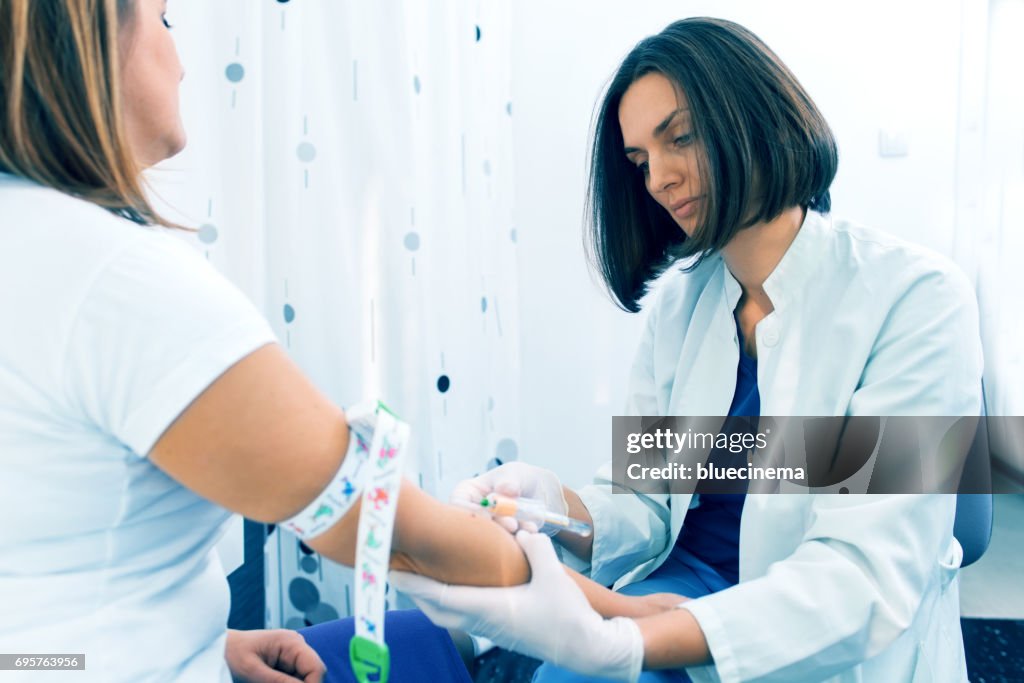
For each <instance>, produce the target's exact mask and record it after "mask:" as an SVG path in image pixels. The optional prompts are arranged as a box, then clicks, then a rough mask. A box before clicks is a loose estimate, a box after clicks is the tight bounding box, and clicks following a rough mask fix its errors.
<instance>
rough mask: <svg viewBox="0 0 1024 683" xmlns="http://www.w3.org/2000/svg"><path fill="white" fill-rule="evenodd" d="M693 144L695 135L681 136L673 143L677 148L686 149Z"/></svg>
mask: <svg viewBox="0 0 1024 683" xmlns="http://www.w3.org/2000/svg"><path fill="white" fill-rule="evenodd" d="M691 142H693V133H687V134H685V135H680V136H679V137H677V138H676V139H675V140H673V141H672V144H673V145H675V146H676V147H686V146H687V145H688V144H690V143H691Z"/></svg>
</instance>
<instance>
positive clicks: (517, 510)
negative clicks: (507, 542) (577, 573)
mask: <svg viewBox="0 0 1024 683" xmlns="http://www.w3.org/2000/svg"><path fill="white" fill-rule="evenodd" d="M474 507H476V509H477V510H479V511H480V512H484V513H486V514H489V515H491V516H492V517H514V518H515V519H517V520H519V521H520V522H528V523H531V524H535V525H537V527H538V530H543V531H548V529H543V528H542V527H549V528H550V530H551V531H553V532H558V531H568V532H570V533H573V534H576V535H578V536H589V535H590V534H591V533H593V529H592V528H591V526H590V525H589V524H587V523H586V522H581V521H580V520H578V519H573V518H572V517H569V516H568V515H563V514H560V513H558V512H552V511H551V510H549V509H548V508H547V506H545V505H544V502H543V501H540V500H537V499H536V498H511V497H509V496H503V495H500V494H497V493H490V494H488V495H487V496H486V497H484V498H483V499H482V500H481V501H480V503H479V506H474Z"/></svg>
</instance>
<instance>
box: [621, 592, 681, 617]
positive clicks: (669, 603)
mask: <svg viewBox="0 0 1024 683" xmlns="http://www.w3.org/2000/svg"><path fill="white" fill-rule="evenodd" d="M633 599H634V600H637V601H639V603H640V607H638V608H637V609H641V610H644V609H646V610H647V613H646V614H640V615H637V616H642V617H644V616H652V615H655V614H661V613H662V612H668V611H670V610H674V609H675V608H676V607H678V606H679V604H680V603H683V602H686V601H687V600H689V599H690V598H688V597H686V596H685V595H676V594H675V593H651V594H650V595H638V596H636V597H634V598H633Z"/></svg>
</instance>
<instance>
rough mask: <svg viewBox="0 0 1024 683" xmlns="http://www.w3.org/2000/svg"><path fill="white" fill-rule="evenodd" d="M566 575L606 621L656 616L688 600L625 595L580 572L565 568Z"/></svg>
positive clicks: (679, 596) (658, 595)
mask: <svg viewBox="0 0 1024 683" xmlns="http://www.w3.org/2000/svg"><path fill="white" fill-rule="evenodd" d="M565 573H566V574H568V575H569V577H570V578H572V580H573V581H575V582H576V585H577V586H579V587H580V589H582V590H583V595H585V596H586V597H587V602H589V603H590V606H591V607H593V608H594V611H595V612H597V613H598V614H600V615H601V616H602V617H604V618H605V619H611V618H612V617H631V618H634V619H638V618H640V617H649V616H654V615H655V614H661V613H662V612H664V611H666V610H670V609H673V608H674V607H675V606H676V605H678V604H679V603H680V602H684V601H685V600H687V598H686V597H685V596H682V595H674V594H672V593H652V594H650V595H637V596H632V595H623V594H622V593H616V592H615V591H613V590H611V589H609V588H605V587H604V586H602V585H601V584H599V583H597V582H596V581H594V580H593V579H588V578H587V577H586V576H583V575H582V574H580V573H579V572H577V571H575V570H573V569H571V568H569V567H565Z"/></svg>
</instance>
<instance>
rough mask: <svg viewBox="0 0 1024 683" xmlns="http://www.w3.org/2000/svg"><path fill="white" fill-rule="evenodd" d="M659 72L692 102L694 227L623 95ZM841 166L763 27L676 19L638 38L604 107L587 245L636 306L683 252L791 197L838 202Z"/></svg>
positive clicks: (817, 115) (608, 280) (619, 293)
mask: <svg viewBox="0 0 1024 683" xmlns="http://www.w3.org/2000/svg"><path fill="white" fill-rule="evenodd" d="M649 73H660V74H662V75H663V76H665V77H666V78H668V79H669V80H670V81H672V82H673V83H674V84H675V85H676V86H677V87H678V88H680V89H681V90H682V92H683V94H684V95H685V97H686V100H687V102H688V104H689V108H690V116H691V120H692V122H693V134H694V137H695V139H696V143H697V145H698V148H697V149H698V159H699V162H698V173H699V177H700V183H701V187H702V188H703V193H704V194H705V195H706V196H705V200H704V202H703V203H704V211H703V215H702V217H701V219H700V220H699V221H698V225H697V227H696V229H695V231H694V233H693V236H692V237H687V236H686V234H685V233H684V232H683V231H682V229H681V228H680V227H679V226H678V225H677V224H676V222H675V221H674V220H673V219H672V217H671V216H670V215H669V213H668V212H667V211H666V210H665V209H664V208H662V207H661V206H660V205H659V204H658V203H657V202H656V201H655V200H654V198H653V197H651V195H650V194H649V193H648V192H647V188H646V184H645V179H644V176H643V174H642V172H640V171H638V170H637V169H636V167H635V166H634V165H633V164H632V163H631V162H630V161H629V160H628V159H627V158H626V155H625V152H624V147H623V139H622V129H621V128H620V126H619V103H620V102H621V101H622V96H623V94H624V93H625V92H626V90H628V89H629V86H630V85H632V84H633V83H634V82H635V81H637V80H638V79H639V78H641V77H642V76H645V75H647V74H649ZM837 165H838V152H837V150H836V143H835V139H834V138H833V136H832V131H831V130H830V129H829V127H828V124H827V123H826V122H825V119H824V117H822V115H821V112H819V111H818V109H817V107H815V106H814V103H813V102H812V101H811V98H810V97H809V96H808V95H807V93H806V92H805V91H804V89H803V87H801V85H800V83H799V82H798V81H797V80H796V78H795V77H794V76H793V74H792V73H791V72H790V71H789V69H787V68H786V66H785V65H784V64H783V63H782V62H781V61H780V60H779V58H778V57H777V56H776V55H775V53H774V52H772V51H771V50H770V49H768V46H766V45H765V44H764V43H763V42H761V40H760V39H759V38H758V37H757V36H755V35H754V34H753V33H751V32H750V31H748V30H747V29H745V28H743V27H742V26H740V25H739V24H735V23H733V22H730V21H725V20H723V19H711V18H706V17H700V18H692V19H684V20H682V21H677V22H675V23H673V24H671V25H669V26H668V27H667V28H666V29H665V30H664V31H662V32H661V33H659V34H657V35H655V36H651V37H649V38H646V39H644V40H643V41H641V42H640V43H639V44H637V46H636V47H634V48H633V50H632V51H631V52H630V53H629V54H628V55H627V56H626V59H625V60H624V61H623V62H622V65H621V66H620V67H619V69H618V71H617V72H616V73H615V76H614V77H613V78H612V81H611V83H610V84H609V86H608V89H607V91H606V92H605V95H604V99H603V100H602V102H601V104H600V106H599V108H598V111H597V116H596V121H595V127H594V140H593V149H592V150H591V171H590V185H589V188H588V191H587V205H588V206H587V209H588V217H587V222H588V224H589V231H588V239H587V242H588V244H587V246H588V251H589V253H590V256H591V259H592V261H593V262H594V265H595V266H596V267H597V269H598V270H599V271H600V273H601V275H602V277H603V279H604V282H605V284H606V285H607V286H608V289H609V290H610V292H611V294H612V295H613V296H614V298H615V299H616V301H617V302H618V304H619V305H620V306H621V307H622V308H624V309H625V310H627V311H633V312H636V311H638V310H640V307H639V304H638V300H639V299H640V297H642V296H643V295H644V293H646V291H647V285H648V283H649V282H650V281H651V280H652V279H654V278H655V277H657V276H658V275H659V274H660V273H661V272H663V271H664V269H665V268H667V267H668V266H669V265H671V264H672V263H673V262H675V261H676V260H678V259H681V258H688V257H696V258H695V259H693V260H692V262H691V263H690V264H689V266H688V269H693V268H696V267H697V265H698V264H699V263H700V261H701V260H702V259H703V258H704V257H706V256H708V255H710V254H713V253H715V252H717V251H718V250H720V249H721V248H722V247H724V246H725V245H726V244H727V243H728V242H729V240H731V239H732V238H733V236H734V235H735V234H736V233H737V232H738V231H739V230H742V229H743V228H746V227H749V226H751V225H754V224H755V223H759V222H762V221H769V220H772V219H773V218H775V217H777V216H778V215H779V214H780V213H782V211H783V210H785V209H787V208H790V207H793V206H801V207H804V208H809V209H813V210H815V211H820V212H828V211H829V209H830V199H829V191H828V190H829V186H830V185H831V184H832V179H833V178H834V177H835V174H836V168H837ZM755 193H756V196H755Z"/></svg>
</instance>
